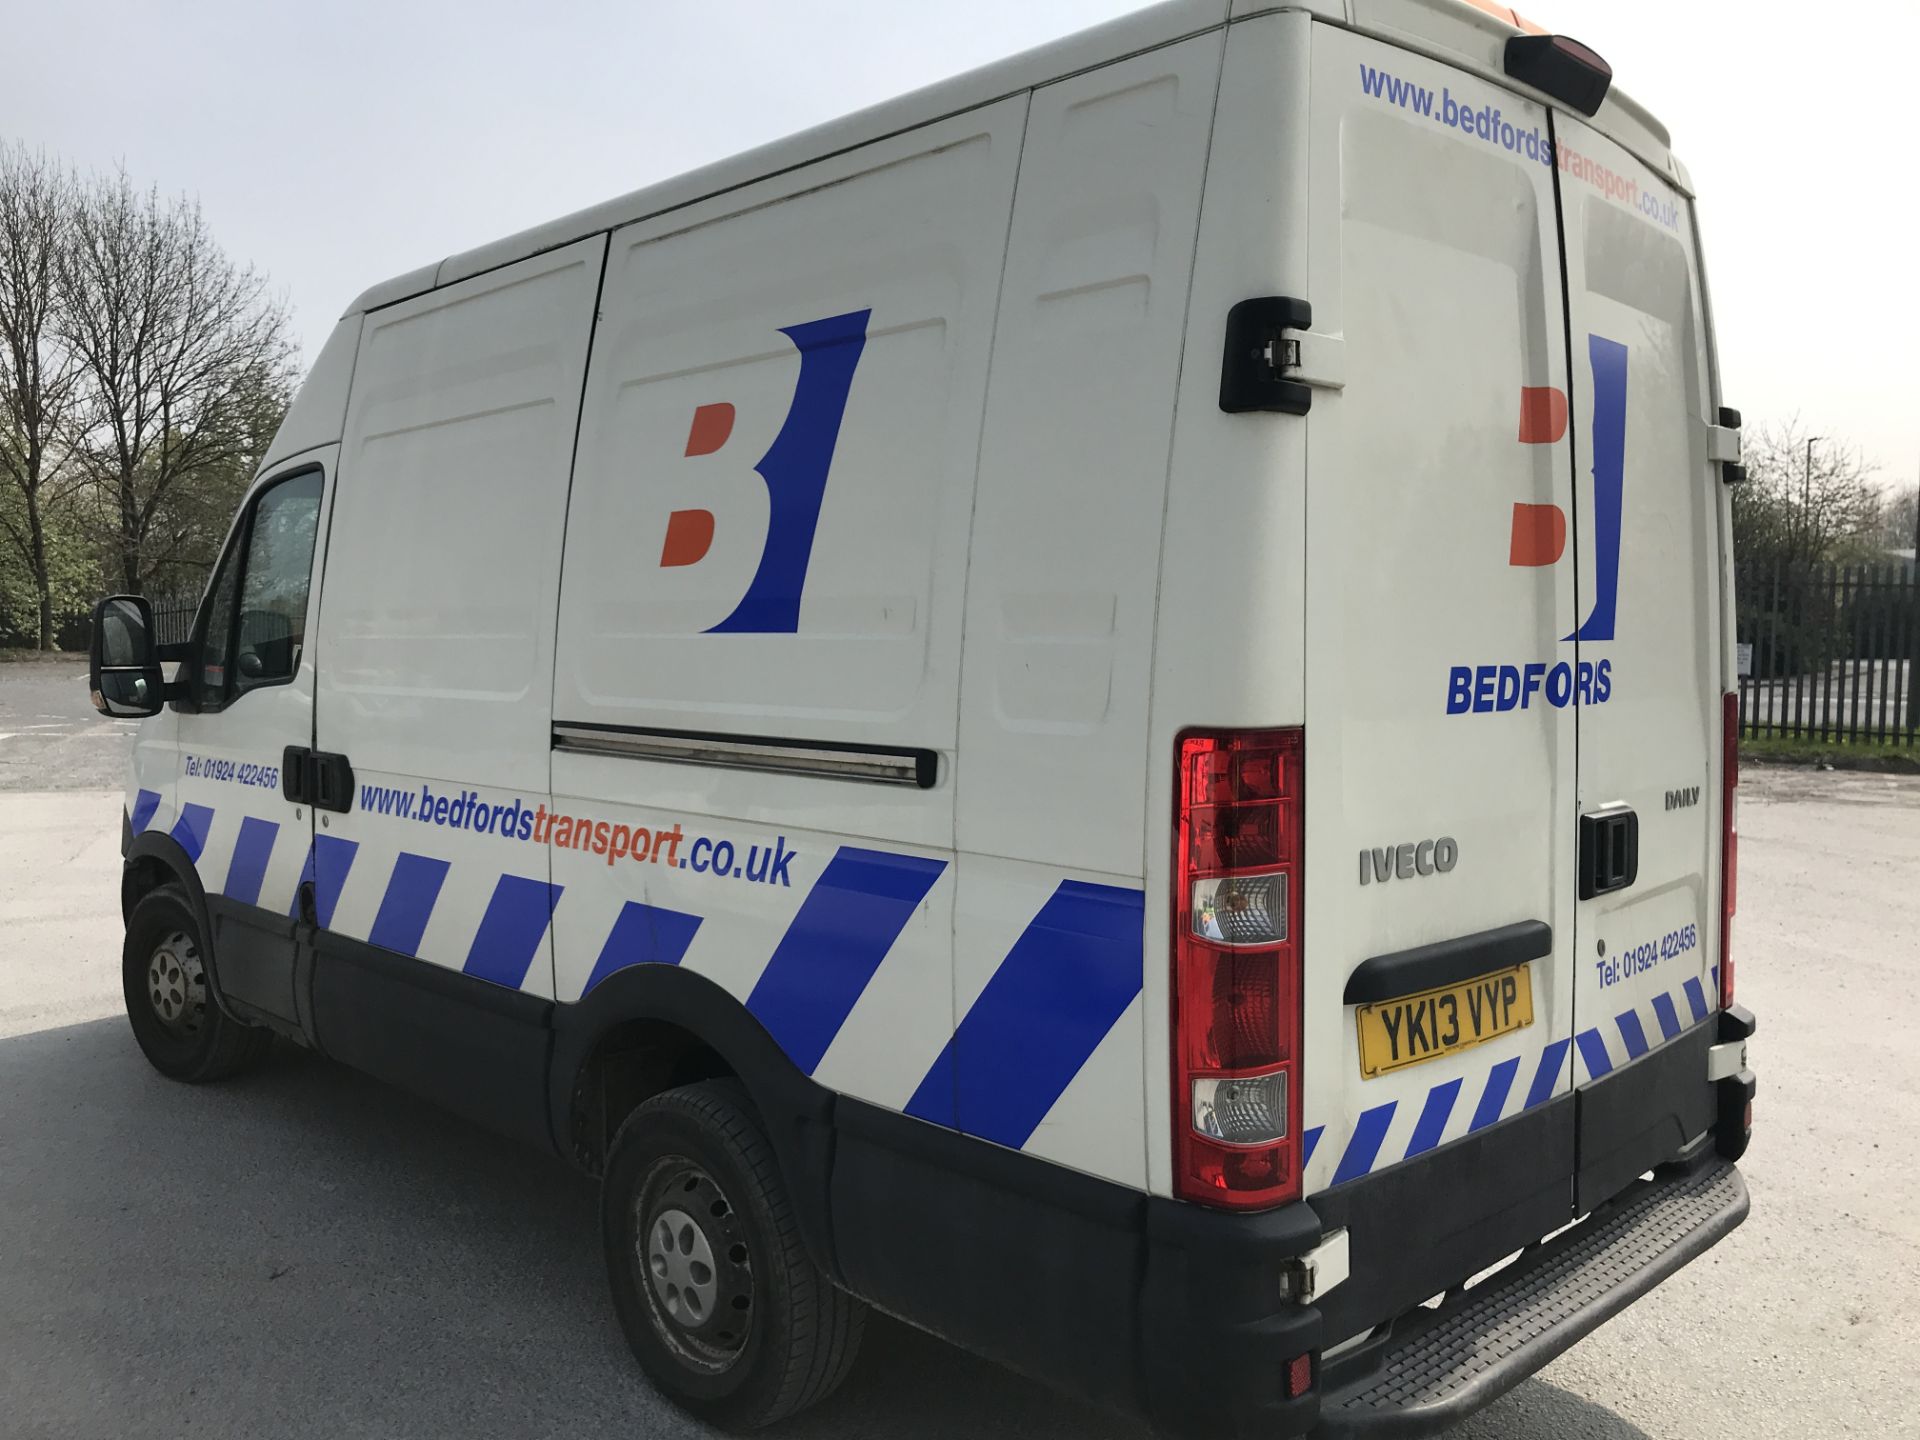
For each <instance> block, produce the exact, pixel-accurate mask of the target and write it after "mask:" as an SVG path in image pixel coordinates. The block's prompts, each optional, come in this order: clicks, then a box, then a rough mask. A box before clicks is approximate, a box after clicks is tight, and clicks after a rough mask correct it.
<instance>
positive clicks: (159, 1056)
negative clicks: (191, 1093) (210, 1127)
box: [120, 885, 273, 1084]
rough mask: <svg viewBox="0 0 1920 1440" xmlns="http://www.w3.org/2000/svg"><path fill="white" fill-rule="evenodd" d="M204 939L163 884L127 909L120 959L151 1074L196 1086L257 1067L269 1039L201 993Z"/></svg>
mask: <svg viewBox="0 0 1920 1440" xmlns="http://www.w3.org/2000/svg"><path fill="white" fill-rule="evenodd" d="M206 955H207V943H206V937H205V936H204V935H202V934H201V933H200V922H199V921H198V920H196V919H195V918H194V914H193V906H192V905H191V904H190V903H188V900H187V896H186V892H185V891H183V890H181V889H180V888H179V887H178V886H177V885H163V886H161V887H160V888H159V889H157V890H155V891H153V892H152V893H150V894H148V895H147V896H146V897H145V898H144V899H142V900H141V901H140V903H139V904H138V905H136V906H134V908H133V914H132V915H131V916H130V917H128V920H127V943H126V948H125V949H124V950H123V951H122V953H121V957H120V982H121V988H122V990H123V991H124V992H125V994H126V1001H127V1019H128V1020H129V1021H130V1022H131V1023H132V1025H133V1038H134V1039H135V1040H137V1041H138V1042H139V1044H140V1049H141V1052H142V1053H143V1054H145V1055H146V1057H147V1059H148V1060H149V1061H151V1062H152V1064H153V1068H154V1069H156V1070H158V1071H159V1072H160V1073H161V1074H162V1075H166V1076H169V1077H170V1078H172V1079H175V1080H185V1081H187V1082H189V1083H192V1084H198V1083H200V1082H202V1081H207V1080H224V1079H226V1078H227V1077H228V1076H229V1075H237V1074H239V1073H240V1072H241V1071H243V1070H248V1069H251V1068H252V1067H253V1066H255V1065H257V1064H259V1063H260V1061H261V1060H262V1059H263V1058H264V1057H265V1055H266V1053H267V1051H268V1049H269V1048H270V1047H271V1046H272V1044H273V1033H272V1032H271V1031H268V1030H260V1029H256V1028H254V1027H253V1026H250V1025H242V1024H239V1023H238V1022H237V1021H234V1020H231V1019H229V1018H228V1017H227V1016H225V1015H223V1014H221V1013H220V1007H219V1006H218V1005H216V1004H214V1001H213V996H212V995H211V994H209V993H208V991H207V968H206Z"/></svg>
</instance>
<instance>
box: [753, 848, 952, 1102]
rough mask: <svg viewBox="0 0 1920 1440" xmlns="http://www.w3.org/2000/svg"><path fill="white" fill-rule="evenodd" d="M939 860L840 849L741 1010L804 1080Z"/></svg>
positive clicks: (939, 867)
mask: <svg viewBox="0 0 1920 1440" xmlns="http://www.w3.org/2000/svg"><path fill="white" fill-rule="evenodd" d="M946 868H947V862H946V861H945V860H935V859H928V858H925V857H923V856H919V855H895V854H890V853H888V852H886V851H883V850H862V849H859V848H857V847H855V846H852V845H842V846H841V847H840V848H839V849H838V850H837V851H835V852H834V856H833V859H831V860H829V861H828V862H827V868H826V869H824V870H823V871H821V872H820V878H819V879H818V880H816V881H814V884H813V889H811V890H809V891H808V892H807V898H806V899H805V900H803V901H801V902H800V909H799V911H798V913H797V914H795V915H794V917H793V922H792V923H791V924H790V925H788V926H787V933H786V934H784V935H782V936H781V937H780V943H779V944H778V945H777V946H775V947H774V951H773V958H772V959H770V960H769V961H767V968H766V969H765V970H762V971H761V972H760V979H759V980H758V981H757V982H756V983H755V985H754V987H753V993H752V994H750V995H749V996H747V1009H748V1010H749V1011H750V1012H752V1014H753V1016H754V1017H755V1018H756V1019H757V1020H759V1021H760V1023H761V1024H762V1025H764V1026H766V1027H767V1031H768V1033H769V1034H771V1035H772V1036H773V1038H774V1040H775V1041H776V1042H778V1043H779V1045H780V1048H781V1049H783V1050H785V1051H786V1052H787V1055H788V1057H789V1058H790V1059H791V1060H792V1061H793V1063H794V1064H796V1065H798V1066H799V1067H800V1069H801V1071H802V1073H804V1074H807V1075H811V1074H812V1073H813V1072H814V1071H815V1070H816V1069H817V1068H818V1067H819V1065H820V1061H821V1059H822V1058H823V1057H824V1056H825V1055H826V1053H827V1047H828V1046H829V1045H831V1044H833V1038H834V1036H836V1035H838V1034H839V1033H840V1027H841V1026H842V1025H844V1024H846V1021H847V1016H848V1015H850V1014H851V1013H852V1012H853V1007H854V1004H855V1003H856V1002H857V1001H858V1000H859V999H860V996H861V994H862V993H863V992H865V990H866V988H867V984H868V982H869V981H871V980H872V979H873V976H874V972H875V971H877V970H878V969H879V968H880V962H881V961H882V960H885V959H886V958H887V952H888V951H889V950H891V949H892V948H893V942H894V941H895V940H897V939H899V938H900V932H901V931H902V930H904V929H906V926H907V922H908V921H909V920H911V919H912V918H913V912H914V911H915V910H916V909H918V908H919V906H920V902H921V901H922V900H924V899H926V896H927V892H928V891H929V890H931V889H932V888H933V883H934V881H936V880H938V879H939V878H940V876H941V873H942V872H943V871H945V870H946Z"/></svg>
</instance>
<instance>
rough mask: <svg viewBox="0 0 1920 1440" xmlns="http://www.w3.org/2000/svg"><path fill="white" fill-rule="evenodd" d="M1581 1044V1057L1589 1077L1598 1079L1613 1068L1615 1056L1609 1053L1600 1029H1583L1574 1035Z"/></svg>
mask: <svg viewBox="0 0 1920 1440" xmlns="http://www.w3.org/2000/svg"><path fill="white" fill-rule="evenodd" d="M1573 1038H1574V1039H1575V1040H1576V1041H1577V1042H1578V1043H1579V1046H1580V1058H1581V1060H1582V1061H1584V1062H1585V1063H1586V1067H1587V1076H1588V1078H1589V1079H1593V1080H1598V1079H1599V1078H1600V1077H1601V1076H1602V1075H1605V1074H1607V1073H1608V1072H1609V1071H1610V1070H1612V1069H1613V1057H1612V1056H1610V1055H1608V1054H1607V1042H1606V1041H1605V1040H1603V1039H1601V1038H1600V1032H1599V1031H1598V1030H1582V1031H1581V1032H1580V1033H1579V1034H1578V1035H1576V1036H1574V1037H1573Z"/></svg>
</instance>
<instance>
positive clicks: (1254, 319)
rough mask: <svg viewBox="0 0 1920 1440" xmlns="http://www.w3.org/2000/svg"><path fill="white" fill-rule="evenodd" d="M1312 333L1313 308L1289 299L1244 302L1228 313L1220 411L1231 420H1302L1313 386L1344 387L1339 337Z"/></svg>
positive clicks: (1270, 297)
mask: <svg viewBox="0 0 1920 1440" xmlns="http://www.w3.org/2000/svg"><path fill="white" fill-rule="evenodd" d="M1312 330H1313V307H1312V306H1311V305H1309V304H1308V303H1307V302H1306V301H1304V300H1296V299H1294V298H1293V297H1292V296H1288V295H1262V296H1258V297H1256V298H1255V299H1252V300H1242V301H1240V302H1239V303H1238V304H1237V305H1235V306H1234V307H1233V308H1232V309H1231V310H1229V311H1228V312H1227V336H1226V346H1225V350H1224V353H1223V354H1222V356H1221V359H1220V408H1221V409H1222V410H1224V411H1226V412H1227V413H1228V414H1229V415H1243V414H1246V413H1247V412H1249V411H1253V410H1266V411H1272V412H1276V413H1278V414H1282V415H1304V414H1306V413H1307V411H1308V410H1310V409H1311V408H1312V406H1313V391H1314V388H1315V387H1320V388H1325V389H1335V390H1337V389H1339V388H1340V387H1341V386H1342V385H1344V384H1345V383H1346V375H1345V370H1344V367H1343V365H1342V356H1341V341H1340V338H1339V337H1338V336H1335V335H1315V334H1313V333H1312Z"/></svg>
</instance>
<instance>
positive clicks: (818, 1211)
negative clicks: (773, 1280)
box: [548, 964, 838, 1275]
mask: <svg viewBox="0 0 1920 1440" xmlns="http://www.w3.org/2000/svg"><path fill="white" fill-rule="evenodd" d="M553 1026H554V1045H553V1069H552V1075H551V1080H550V1083H549V1086H548V1097H549V1103H550V1104H551V1106H552V1123H553V1134H554V1138H555V1140H556V1141H558V1142H559V1145H558V1148H559V1149H560V1150H561V1152H562V1153H563V1154H565V1155H566V1156H568V1158H569V1159H571V1160H572V1161H573V1163H574V1164H576V1165H578V1166H580V1168H582V1169H584V1170H586V1171H588V1172H589V1173H593V1174H597V1173H598V1172H599V1169H600V1166H601V1163H602V1161H603V1159H604V1156H605V1147H606V1144H607V1142H608V1140H610V1139H611V1137H612V1134H613V1132H614V1131H615V1130H616V1129H617V1128H618V1127H619V1124H620V1122H621V1121H622V1120H624V1119H625V1118H626V1116H627V1115H628V1114H630V1113H631V1112H632V1110H633V1108H634V1107H636V1106H638V1105H639V1104H641V1103H642V1102H644V1101H645V1100H647V1099H649V1098H651V1096H653V1095H655V1094H658V1093H660V1092H661V1091H663V1090H667V1089H671V1088H674V1087H675V1086H679V1085H685V1084H691V1083H693V1082H694V1081H697V1080H706V1079H716V1078H719V1077H722V1076H731V1077H733V1078H735V1079H738V1080H739V1081H740V1083H741V1084H742V1085H743V1086H744V1087H745V1088H746V1091H747V1095H748V1097H749V1098H750V1099H751V1100H752V1102H753V1105H754V1108H755V1109H756V1110H757V1111H758V1112H759V1114H760V1118H761V1121H762V1123H763V1124H764V1125H765V1127H766V1132H767V1138H768V1140H769V1142H770V1143H771V1144H772V1146H773V1150H774V1154H775V1156H776V1157H777V1158H778V1159H779V1162H780V1170H781V1175H782V1177H783V1178H784V1179H785V1181H786V1184H787V1188H788V1192H789V1194H790V1195H791V1198H792V1200H793V1205H794V1210H795V1213H796V1215H797V1216H798V1217H799V1220H800V1225H801V1230H802V1232H803V1234H804V1235H805V1237H806V1242H807V1248H808V1250H809V1251H810V1252H811V1253H812V1255H813V1258H814V1260H815V1262H816V1263H818V1264H819V1265H820V1266H821V1268H823V1269H825V1270H826V1271H827V1272H828V1273H829V1274H832V1275H837V1274H838V1269H837V1267H836V1266H835V1265H834V1264H833V1263H832V1262H833V1243H832V1233H831V1226H830V1223H829V1214H830V1212H829V1208H828V1178H829V1175H830V1173H831V1168H832V1158H833V1124H834V1115H833V1110H834V1097H833V1092H832V1091H830V1090H827V1089H826V1088H824V1087H823V1086H820V1085H817V1084H815V1083H814V1082H813V1081H812V1080H811V1079H809V1078H808V1077H807V1076H806V1075H804V1074H802V1073H801V1071H800V1069H799V1067H798V1066H796V1065H795V1064H794V1063H793V1061H792V1060H790V1059H788V1058H787V1055H786V1052H785V1051H783V1050H781V1048H780V1047H779V1045H778V1044H777V1043H776V1042H775V1041H774V1039H773V1037H772V1036H771V1035H769V1034H768V1033H767V1030H766V1027H765V1026H763V1025H761V1023H760V1022H759V1021H758V1020H756V1019H755V1018H754V1017H753V1016H752V1015H751V1014H750V1013H749V1012H748V1010H747V1008H746V1006H744V1005H742V1004H741V1003H740V1001H739V1000H738V999H736V998H735V997H734V996H733V995H731V994H730V993H728V992H727V991H726V990H724V989H722V988H721V987H720V986H719V985H717V984H715V983H714V982H713V981H712V980H709V979H707V978H706V977H705V976H703V975H698V974H696V973H694V972H693V971H691V970H682V969H680V968H679V967H677V966H672V965H660V964H648V965H635V966H632V967H630V968H628V969H625V970H619V971H616V972H615V973H614V974H612V975H610V976H608V977H607V978H606V979H605V980H603V981H601V982H600V983H599V984H597V985H595V986H594V987H593V989H592V990H591V991H589V992H588V993H587V994H586V995H585V996H583V997H582V998H581V999H580V1000H578V1001H576V1002H574V1003H573V1004H570V1005H561V1006H557V1007H556V1008H555V1011H554V1019H553Z"/></svg>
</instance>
